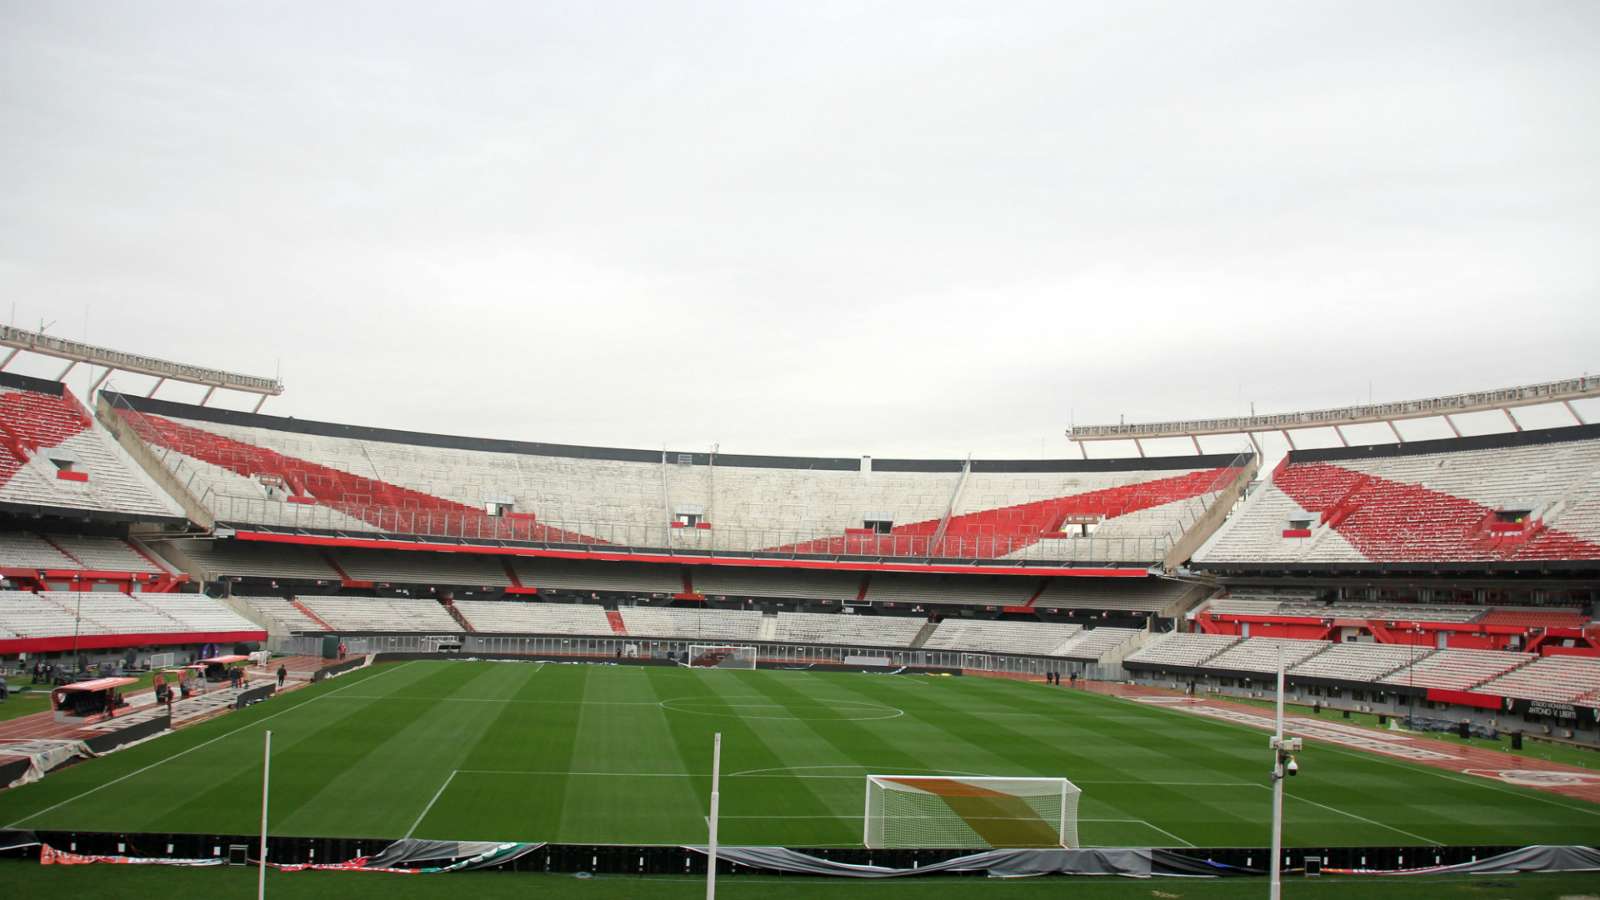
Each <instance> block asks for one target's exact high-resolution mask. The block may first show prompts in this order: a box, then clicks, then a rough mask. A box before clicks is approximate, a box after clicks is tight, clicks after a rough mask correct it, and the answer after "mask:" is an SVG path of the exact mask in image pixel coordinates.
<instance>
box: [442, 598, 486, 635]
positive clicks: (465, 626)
mask: <svg viewBox="0 0 1600 900" xmlns="http://www.w3.org/2000/svg"><path fill="white" fill-rule="evenodd" d="M439 605H440V606H443V607H444V611H445V612H447V613H449V614H450V618H452V619H455V620H456V624H457V625H460V626H461V630H462V631H465V632H467V633H468V634H471V633H473V632H475V631H477V630H478V629H476V628H473V627H472V623H471V622H468V621H467V617H466V616H464V615H462V614H461V610H459V609H456V605H455V604H454V603H446V602H445V601H443V600H440V601H439Z"/></svg>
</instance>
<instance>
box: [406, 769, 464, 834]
mask: <svg viewBox="0 0 1600 900" xmlns="http://www.w3.org/2000/svg"><path fill="white" fill-rule="evenodd" d="M459 771H460V770H459V769H451V770H450V774H449V775H448V776H446V777H445V780H444V784H441V785H439V789H438V790H437V791H434V792H433V799H432V800H429V801H428V805H427V806H424V807H423V808H422V812H421V814H419V815H418V816H417V820H416V821H415V822H412V823H411V827H410V828H409V829H407V830H406V837H408V838H409V837H411V836H412V835H413V834H416V833H417V826H418V825H421V824H422V820H423V819H426V818H427V817H428V813H429V811H431V810H432V809H433V805H434V804H435V803H438V802H439V798H440V797H443V796H444V789H445V788H447V787H449V786H450V782H452V781H455V780H456V773H457V772H459Z"/></svg>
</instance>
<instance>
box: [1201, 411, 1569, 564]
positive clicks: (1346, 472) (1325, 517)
mask: <svg viewBox="0 0 1600 900" xmlns="http://www.w3.org/2000/svg"><path fill="white" fill-rule="evenodd" d="M1291 526H1295V527H1291ZM1595 559H1600V428H1597V427H1596V426H1576V427H1571V428H1552V429H1544V430H1541V431H1520V432H1514V433H1511V434H1499V435H1482V436H1476V437H1470V438H1458V439H1449V440H1440V441H1420V442H1413V443H1409V444H1395V445H1378V446H1371V447H1351V448H1340V449H1333V450H1311V451H1294V452H1291V453H1290V454H1289V456H1288V457H1287V458H1286V459H1285V461H1284V464H1282V465H1280V466H1279V467H1278V469H1277V470H1276V471H1275V472H1273V474H1272V477H1271V480H1270V481H1269V482H1268V483H1266V484H1264V485H1262V487H1261V488H1260V489H1259V490H1257V491H1255V492H1254V493H1253V495H1252V496H1251V498H1250V499H1249V500H1248V501H1247V502H1246V503H1245V505H1244V507H1243V508H1242V509H1241V510H1240V511H1239V512H1238V513H1236V514H1235V515H1234V516H1233V517H1232V519H1231V520H1230V521H1229V522H1228V524H1226V525H1225V526H1224V527H1223V528H1222V529H1220V530H1219V531H1218V533H1217V534H1216V535H1215V536H1214V537H1213V538H1212V539H1211V540H1210V541H1209V542H1208V544H1207V546H1205V547H1203V548H1202V549H1201V551H1200V552H1199V553H1197V554H1196V556H1195V561H1196V563H1197V564H1201V565H1206V566H1218V567H1224V568H1226V567H1228V566H1229V565H1234V564H1271V563H1278V564H1282V563H1294V564H1296V565H1326V564H1336V563H1345V564H1348V563H1390V564H1393V563H1411V562H1428V563H1472V562H1516V561H1529V562H1531V561H1571V560H1595Z"/></svg>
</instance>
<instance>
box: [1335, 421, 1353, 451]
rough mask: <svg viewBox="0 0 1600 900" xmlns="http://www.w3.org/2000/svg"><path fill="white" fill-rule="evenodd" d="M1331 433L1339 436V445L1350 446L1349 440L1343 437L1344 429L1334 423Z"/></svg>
mask: <svg viewBox="0 0 1600 900" xmlns="http://www.w3.org/2000/svg"><path fill="white" fill-rule="evenodd" d="M1333 433H1334V434H1336V435H1338V436H1339V446H1341V447H1348V446H1350V442H1349V441H1347V440H1345V439H1344V429H1343V428H1340V427H1339V426H1337V425H1335V426H1333Z"/></svg>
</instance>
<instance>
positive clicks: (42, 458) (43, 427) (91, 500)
mask: <svg viewBox="0 0 1600 900" xmlns="http://www.w3.org/2000/svg"><path fill="white" fill-rule="evenodd" d="M57 460H61V461H67V462H70V465H69V466H67V467H66V468H67V469H68V470H67V471H63V466H61V465H59V464H58V462H57ZM0 503H15V504H25V505H28V506H40V507H47V508H53V509H74V510H90V511H95V512H113V513H122V514H127V515H134V516H150V517H159V518H175V517H178V516H181V515H182V512H181V511H180V510H179V509H178V506H177V504H176V503H175V502H174V501H173V500H172V499H171V498H169V497H167V496H166V494H164V493H162V491H161V490H160V489H159V488H157V487H156V485H155V483H154V482H153V481H151V480H150V478H149V476H148V475H146V474H145V473H144V471H143V470H141V469H139V468H138V466H137V465H135V464H134V462H133V461H132V460H131V459H129V458H128V456H127V453H126V451H124V450H123V449H122V448H121V447H120V446H118V445H117V443H116V441H115V440H114V439H113V438H112V437H111V435H109V434H107V433H106V431H105V429H104V428H101V427H100V426H99V425H98V424H97V423H95V422H94V421H93V420H92V419H91V418H90V416H89V414H88V412H87V411H85V410H84V408H83V407H82V406H81V405H80V404H79V403H78V401H77V398H75V397H74V396H73V395H72V392H71V391H70V390H67V388H66V387H65V386H64V385H62V386H61V391H60V393H59V394H55V393H46V392H44V391H41V390H28V389H25V388H22V387H17V386H15V385H14V384H9V383H5V384H0Z"/></svg>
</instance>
